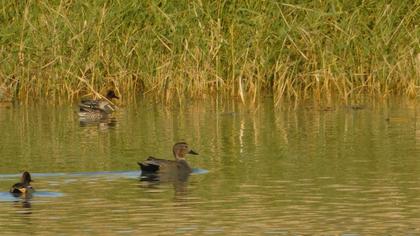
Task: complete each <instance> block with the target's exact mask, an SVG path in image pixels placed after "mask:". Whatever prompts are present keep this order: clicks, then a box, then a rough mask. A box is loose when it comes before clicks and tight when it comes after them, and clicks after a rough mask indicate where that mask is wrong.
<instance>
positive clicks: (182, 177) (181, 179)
mask: <svg viewBox="0 0 420 236" xmlns="http://www.w3.org/2000/svg"><path fill="white" fill-rule="evenodd" d="M189 177H190V173H189V172H163V173H147V172H145V173H143V172H142V173H141V175H140V181H141V182H143V183H145V184H144V185H140V186H141V187H156V186H158V185H160V184H172V186H173V187H174V190H175V196H183V195H186V194H187V186H188V178H189Z"/></svg>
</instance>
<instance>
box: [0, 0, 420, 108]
mask: <svg viewBox="0 0 420 236" xmlns="http://www.w3.org/2000/svg"><path fill="white" fill-rule="evenodd" d="M419 12H420V4H419V2H418V1H412V0H411V1H409V0H402V1H373V0H372V1H338V0H333V1H309V0H307V1H292V0H290V1H275V0H266V1H235V0H233V1H201V0H194V1H163V0H162V1H158V0H148V1H136V0H126V1H117V0H115V1H106V0H95V1H82V0H53V1H42V0H23V1H7V0H0V24H1V27H0V60H1V63H0V86H1V87H2V88H7V90H9V93H10V94H12V96H13V98H14V99H18V100H20V101H23V102H27V101H30V100H33V99H45V98H47V99H50V100H52V101H59V100H73V99H76V98H78V97H79V96H80V95H83V94H95V93H96V92H103V91H104V90H106V89H108V88H114V89H116V90H117V91H118V92H119V93H120V94H122V95H123V97H125V98H135V97H138V96H143V95H145V96H152V97H155V98H158V99H162V100H163V101H172V100H177V99H181V98H183V97H185V96H187V97H198V98H200V97H205V96H215V95H217V96H226V97H237V98H239V99H240V100H242V101H244V102H255V101H256V100H257V99H258V98H260V97H261V96H265V95H266V94H269V95H272V96H273V99H274V100H275V101H276V102H277V103H278V102H279V101H281V100H282V99H284V98H294V99H305V98H316V99H320V98H323V97H332V96H338V97H339V98H341V99H344V100H347V99H349V98H351V97H354V96H359V95H366V94H367V95H374V96H378V95H379V96H390V95H392V94H398V95H403V96H410V97H416V96H418V94H419V91H420V90H419V85H420V76H419V75H420V72H419V68H420V59H419V58H420V56H419V55H420V49H419V48H420V47H419V45H420V44H419V38H420V37H419V36H420V33H419V23H420V22H419V19H420V17H419Z"/></svg>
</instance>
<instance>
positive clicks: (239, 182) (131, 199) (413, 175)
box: [0, 101, 420, 235]
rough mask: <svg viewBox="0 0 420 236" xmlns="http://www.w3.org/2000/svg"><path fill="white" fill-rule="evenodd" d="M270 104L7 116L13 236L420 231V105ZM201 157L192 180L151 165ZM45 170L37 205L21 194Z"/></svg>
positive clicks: (1, 172) (3, 117)
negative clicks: (149, 172)
mask: <svg viewBox="0 0 420 236" xmlns="http://www.w3.org/2000/svg"><path fill="white" fill-rule="evenodd" d="M363 105H364V107H362V108H363V109H357V108H358V107H349V106H345V105H342V104H339V103H338V104H332V105H330V106H328V107H327V106H317V105H313V104H301V105H299V106H296V107H295V106H294V105H293V104H287V103H285V104H282V105H281V106H280V108H274V107H273V104H272V103H271V102H269V101H265V102H262V103H260V104H258V105H256V106H246V105H241V104H237V103H223V104H222V103H215V102H212V101H210V102H193V103H189V104H184V105H183V106H173V107H168V106H164V105H159V104H153V103H150V102H147V101H139V102H138V103H136V104H132V105H127V106H125V107H122V108H121V109H120V110H119V111H118V113H117V114H116V115H115V118H114V119H109V120H105V121H102V122H101V123H89V122H88V123H86V122H80V121H79V119H78V117H77V115H76V113H75V109H76V108H75V107H65V106H56V107H54V106H47V105H45V106H41V105H36V106H21V107H14V108H10V109H6V108H1V107H0V109H1V110H0V131H1V133H2V135H1V136H0V157H1V160H2V161H1V162H0V232H2V233H1V234H2V235H14V234H39V235H57V234H64V235H75V234H76V235H84V234H86V235H91V234H93V235H96V234H101V235H119V234H121V235H133V234H136V235H139V234H142V235H144V234H152V235H174V234H177V235H303V234H307V235H313V234H321V235H372V234H375V235H378V234H388V235H391V234H394V235H395V234H403V235H407V234H419V233H420V204H419V202H420V201H419V200H420V197H419V196H420V181H419V176H420V175H419V173H420V158H419V157H420V155H419V153H420V125H419V124H420V118H419V117H418V116H417V113H418V112H419V111H420V105H417V104H416V103H415V102H413V101H396V102H392V103H385V102H369V101H367V102H363ZM180 140H182V141H186V142H188V143H189V144H190V147H191V148H193V149H194V150H195V151H197V152H199V153H200V155H199V156H191V158H190V159H189V162H190V164H191V165H192V166H193V167H194V168H195V169H194V172H193V174H192V175H191V176H189V177H188V179H187V180H185V181H174V180H168V181H161V182H156V181H144V179H141V178H140V171H139V169H138V165H137V161H141V160H144V159H145V158H147V157H148V156H150V155H153V156H156V157H162V158H168V159H171V158H172V157H171V155H172V154H171V147H172V145H173V143H174V142H176V141H180ZM24 170H28V171H30V172H31V173H33V179H34V180H35V182H34V183H33V186H34V188H35V189H36V190H37V192H35V193H34V195H33V196H32V198H30V199H25V198H15V197H13V196H11V195H10V194H9V193H8V192H7V191H8V189H9V188H10V186H11V185H12V184H13V183H15V182H17V181H18V179H19V175H20V173H21V172H22V171H24Z"/></svg>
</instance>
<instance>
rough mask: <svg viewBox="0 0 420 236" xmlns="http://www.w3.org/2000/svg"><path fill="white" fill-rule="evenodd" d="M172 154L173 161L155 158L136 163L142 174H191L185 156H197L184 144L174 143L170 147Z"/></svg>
mask: <svg viewBox="0 0 420 236" xmlns="http://www.w3.org/2000/svg"><path fill="white" fill-rule="evenodd" d="M172 152H173V155H174V157H175V160H165V159H159V158H156V157H152V156H150V157H148V158H147V159H146V160H144V161H142V162H137V164H138V165H139V166H140V169H141V171H142V174H143V173H162V172H171V171H174V172H183V173H191V172H192V169H191V167H190V165H188V162H187V161H186V159H185V156H186V155H187V154H191V155H198V153H197V152H195V151H193V150H192V149H190V148H189V147H188V144H187V143H186V142H178V143H175V144H174V146H173V147H172Z"/></svg>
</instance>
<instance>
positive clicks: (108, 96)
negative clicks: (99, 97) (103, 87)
mask: <svg viewBox="0 0 420 236" xmlns="http://www.w3.org/2000/svg"><path fill="white" fill-rule="evenodd" d="M106 98H107V99H108V100H111V99H113V98H115V99H119V98H120V97H118V96H117V95H116V94H115V92H114V90H108V92H107V93H106Z"/></svg>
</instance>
